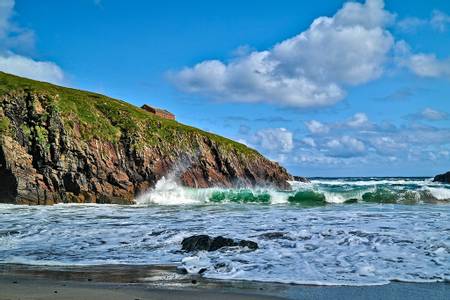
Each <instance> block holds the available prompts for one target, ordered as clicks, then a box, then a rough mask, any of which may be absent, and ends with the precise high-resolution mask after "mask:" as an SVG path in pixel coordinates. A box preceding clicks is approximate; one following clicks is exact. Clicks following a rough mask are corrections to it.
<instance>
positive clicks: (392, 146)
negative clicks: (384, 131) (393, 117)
mask: <svg viewBox="0 0 450 300" xmlns="http://www.w3.org/2000/svg"><path fill="white" fill-rule="evenodd" d="M369 141H370V144H371V145H372V147H374V148H375V150H377V152H378V153H380V154H383V155H384V154H393V153H397V152H398V151H399V150H404V149H406V148H407V145H406V144H405V143H401V142H399V141H396V140H395V139H393V138H391V137H388V136H376V137H374V138H371V139H370V140H369Z"/></svg>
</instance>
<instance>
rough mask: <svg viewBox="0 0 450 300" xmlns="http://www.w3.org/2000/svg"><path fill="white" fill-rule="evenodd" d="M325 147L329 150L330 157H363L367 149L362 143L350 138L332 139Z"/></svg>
mask: <svg viewBox="0 0 450 300" xmlns="http://www.w3.org/2000/svg"><path fill="white" fill-rule="evenodd" d="M325 146H326V147H327V148H328V150H329V154H330V155H329V156H334V157H354V156H361V155H364V154H365V151H366V147H365V145H364V143H363V142H362V141H360V140H358V139H356V138H353V137H350V136H343V137H340V138H336V139H332V140H330V141H328V142H327V143H326V144H325Z"/></svg>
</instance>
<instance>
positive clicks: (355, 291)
mask: <svg viewBox="0 0 450 300" xmlns="http://www.w3.org/2000/svg"><path fill="white" fill-rule="evenodd" d="M0 291H1V292H0V300H6V299H30V300H31V299H95V300H103V299H105V300H106V299H111V300H115V299H141V300H142V299H183V300H190V299H199V298H200V299H214V300H220V299H232V300H233V299H236V300H247V299H248V300H251V299H274V300H275V299H329V298H333V299H380V297H381V296H382V298H383V299H401V298H405V299H413V300H414V299H417V300H418V299H424V300H429V299H449V298H450V283H448V282H442V283H405V282H391V283H389V284H386V285H376V286H319V285H295V284H282V283H266V282H253V281H232V280H229V281H225V280H212V279H206V278H203V277H201V276H199V275H189V274H182V273H181V272H180V271H178V270H177V268H176V267H175V266H134V265H104V266H73V267H67V266H63V267H60V266H35V265H21V264H1V265H0Z"/></svg>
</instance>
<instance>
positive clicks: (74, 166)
mask: <svg viewBox="0 0 450 300" xmlns="http://www.w3.org/2000/svg"><path fill="white" fill-rule="evenodd" d="M167 175H171V176H173V177H174V178H175V179H176V180H177V181H178V182H179V183H180V184H182V185H185V186H188V187H195V188H206V187H215V186H217V187H226V188H232V187H255V186H271V187H272V186H274V187H277V188H280V189H289V188H290V185H289V183H288V181H289V180H292V176H291V175H289V174H288V173H287V171H286V170H285V169H284V168H283V167H281V166H280V165H278V164H277V163H274V162H272V161H270V160H268V159H266V158H265V157H263V156H262V155H261V154H259V153H258V152H257V151H255V150H253V149H251V148H248V147H247V146H245V145H243V144H240V143H237V142H235V141H232V140H229V139H227V138H224V137H221V136H218V135H215V134H212V133H209V132H205V131H202V130H200V129H197V128H193V127H190V126H186V125H183V124H181V123H179V122H177V121H175V120H168V119H165V118H161V117H159V116H158V115H155V114H152V113H149V112H148V111H146V110H143V109H141V108H139V107H136V106H133V105H131V104H129V103H126V102H124V101H120V100H116V99H111V98H109V97H106V96H103V95H99V94H95V93H91V92H85V91H79V90H75V89H70V88H63V87H59V86H55V85H52V84H48V83H43V82H38V81H34V80H29V79H25V78H21V77H17V76H13V75H9V74H6V73H3V72H0V202H6V203H17V204H53V203H60V202H77V203H133V200H134V198H135V197H136V195H138V194H139V193H142V192H145V191H146V190H148V189H149V188H152V187H153V186H155V184H156V182H158V180H160V179H161V178H162V177H163V176H167Z"/></svg>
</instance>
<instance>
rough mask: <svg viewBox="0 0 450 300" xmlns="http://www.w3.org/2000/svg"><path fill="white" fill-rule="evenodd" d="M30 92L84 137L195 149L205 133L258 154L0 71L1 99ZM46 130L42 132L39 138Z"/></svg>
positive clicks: (107, 101) (105, 100)
mask: <svg viewBox="0 0 450 300" xmlns="http://www.w3.org/2000/svg"><path fill="white" fill-rule="evenodd" d="M23 90H26V91H31V92H33V93H37V94H40V95H46V96H48V98H49V103H47V104H46V105H52V106H54V108H55V110H56V111H57V112H58V113H60V114H61V116H62V118H63V122H64V127H65V129H66V130H67V131H68V132H69V133H71V134H73V135H75V134H76V131H79V134H80V135H81V137H82V139H83V140H86V141H87V140H90V139H93V138H98V139H101V140H105V141H111V142H113V143H117V142H118V141H119V140H120V139H121V138H124V137H127V138H128V139H131V141H132V144H133V146H134V147H136V148H141V147H145V146H154V145H161V144H167V145H170V144H172V143H174V142H175V144H176V145H177V146H178V147H184V148H185V150H190V149H192V141H193V140H194V138H195V137H197V136H199V135H200V136H205V137H208V138H209V139H211V140H212V141H214V142H215V143H217V144H218V145H219V147H220V148H221V150H222V151H227V150H228V151H234V150H235V151H237V152H239V153H243V154H257V152H256V151H255V150H253V149H251V148H248V147H247V146H245V145H243V144H240V143H237V142H235V141H232V140H230V139H227V138H224V137H221V136H218V135H215V134H212V133H208V132H205V131H202V130H200V129H197V128H194V127H191V126H186V125H183V124H181V123H178V122H177V121H173V120H167V119H163V118H160V117H157V116H155V115H152V114H151V113H148V112H146V111H144V110H142V109H140V108H138V107H136V106H133V105H131V104H129V103H127V102H124V101H121V100H117V99H113V98H109V97H107V96H104V95H100V94H96V93H92V92H87V91H81V90H76V89H72V88H65V87H60V86H56V85H53V84H49V83H45V82H39V81H35V80H30V79H26V78H22V77H18V76H14V75H10V74H7V73H3V72H0V101H3V100H1V99H3V97H2V96H4V95H5V94H8V93H10V92H13V91H23ZM6 122H7V118H6V121H5V118H2V120H0V131H2V130H4V129H3V128H4V127H7V126H9V124H7V123H6ZM46 134H47V133H46V132H43V131H40V132H38V137H41V138H43V139H44V138H45V135H46Z"/></svg>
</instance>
